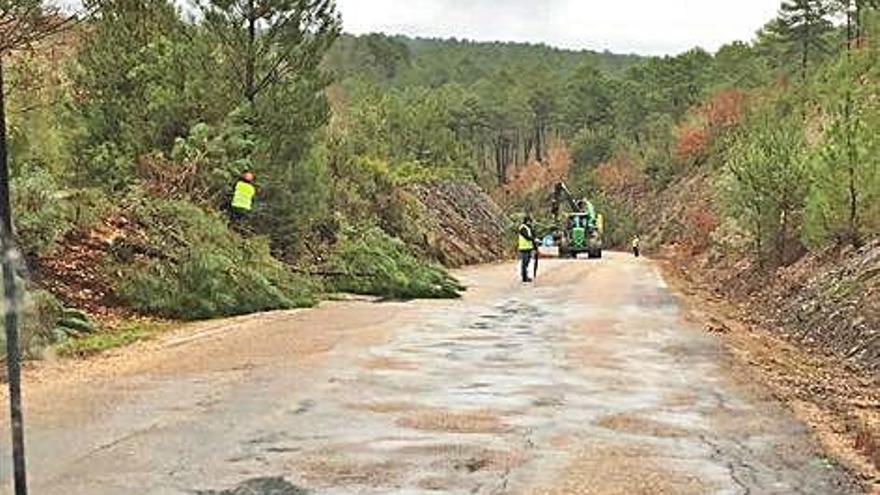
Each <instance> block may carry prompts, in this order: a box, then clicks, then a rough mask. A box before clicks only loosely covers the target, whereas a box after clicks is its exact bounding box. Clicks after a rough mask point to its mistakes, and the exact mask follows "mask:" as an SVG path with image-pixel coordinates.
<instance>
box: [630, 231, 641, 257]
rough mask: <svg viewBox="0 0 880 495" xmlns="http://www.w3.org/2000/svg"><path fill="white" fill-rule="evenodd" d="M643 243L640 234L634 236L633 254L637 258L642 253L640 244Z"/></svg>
mask: <svg viewBox="0 0 880 495" xmlns="http://www.w3.org/2000/svg"><path fill="white" fill-rule="evenodd" d="M641 244H642V241H641V239H639V236H638V235H636V236H634V237H633V240H632V250H633V256H635V257H636V258H638V257H639V255H640V252H639V246H641Z"/></svg>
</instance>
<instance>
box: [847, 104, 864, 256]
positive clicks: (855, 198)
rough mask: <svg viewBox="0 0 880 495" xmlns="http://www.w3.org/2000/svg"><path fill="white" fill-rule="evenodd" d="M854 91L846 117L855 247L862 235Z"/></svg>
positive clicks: (852, 241)
mask: <svg viewBox="0 0 880 495" xmlns="http://www.w3.org/2000/svg"><path fill="white" fill-rule="evenodd" d="M852 113H853V112H852V93H851V92H849V91H847V94H846V108H845V111H844V118H845V119H846V156H847V172H848V174H849V184H848V187H849V191H848V193H849V241H850V243H851V244H852V245H853V247H856V248H857V247H859V246H860V245H861V235H860V232H859V193H858V189H857V188H856V165H857V163H856V162H857V160H858V155H857V150H856V147H855V143H854V142H853V132H855V129H856V128H857V124H856V123H855V122H852V118H853V116H852Z"/></svg>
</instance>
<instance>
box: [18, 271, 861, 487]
mask: <svg viewBox="0 0 880 495" xmlns="http://www.w3.org/2000/svg"><path fill="white" fill-rule="evenodd" d="M460 275H461V278H462V280H463V281H464V282H465V283H466V284H467V285H469V286H470V287H472V290H471V291H469V293H468V295H467V296H466V297H465V298H464V299H463V300H461V301H451V302H450V301H431V302H408V303H371V302H347V303H333V304H329V305H327V306H324V307H322V308H321V309H318V310H313V311H305V312H288V313H275V314H270V315H261V316H256V317H249V318H243V319H238V320H234V321H232V322H225V323H214V324H207V325H202V326H199V327H196V328H191V329H186V330H183V331H181V332H177V333H175V334H174V335H171V336H169V337H167V338H163V339H162V340H160V341H157V342H154V343H151V344H149V345H145V346H141V347H139V348H135V349H130V350H126V351H122V352H120V353H118V354H116V355H111V356H109V357H106V358H103V359H101V360H98V361H96V362H91V363H87V364H83V363H78V364H76V365H68V364H63V363H62V364H59V365H55V366H53V367H50V369H49V370H48V371H47V370H36V371H34V372H32V373H30V374H29V379H30V382H28V383H26V386H28V388H27V399H28V412H29V418H30V421H29V423H28V439H29V453H30V467H31V476H32V488H33V489H32V493H34V494H40V495H131V494H150V495H152V494H186V493H200V494H211V495H219V494H224V495H225V494H234V495H244V494H264V495H269V494H271V495H291V494H298V493H315V494H326V495H335V494H352V493H363V494H433V493H455V494H486V495H489V494H607V495H612V494H620V495H632V494H646V495H647V494H731V495H738V494H816V495H833V494H848V493H858V491H857V490H856V488H855V487H854V485H852V484H851V483H850V481H849V479H848V477H847V476H846V474H845V473H843V472H842V471H841V470H839V469H838V468H836V467H835V466H834V465H833V464H832V463H830V462H829V461H827V460H826V459H825V458H824V457H822V456H821V455H820V454H818V453H817V451H816V450H815V448H814V446H813V445H812V443H811V441H810V439H809V436H808V432H807V431H806V430H805V428H804V427H803V426H802V425H800V424H799V423H798V422H797V421H795V420H793V419H792V418H791V417H790V416H789V415H788V414H787V413H786V412H785V411H784V410H783V409H782V408H781V407H780V406H778V405H777V404H775V403H774V402H773V401H772V400H770V399H768V398H766V397H763V396H762V394H761V393H760V390H755V389H754V387H750V386H748V384H747V383H742V382H743V380H741V379H739V380H738V379H737V378H738V377H736V376H731V375H732V374H733V373H732V372H731V371H730V370H731V369H732V368H730V367H729V366H727V364H726V359H727V358H726V357H725V354H724V353H723V352H722V350H721V347H720V343H719V342H718V341H717V340H716V337H715V336H712V335H707V334H705V333H703V332H702V331H701V329H700V328H699V327H698V326H697V325H696V324H694V323H689V322H688V321H687V320H686V319H685V317H684V316H685V315H684V314H683V313H682V309H681V308H680V304H679V301H678V300H677V299H676V297H675V296H674V295H673V294H672V293H671V292H670V291H669V290H668V289H667V287H666V285H665V283H664V281H663V279H662V277H661V276H660V274H659V272H658V270H657V269H656V267H654V266H653V265H652V264H651V263H650V262H648V261H645V260H634V259H632V258H631V257H628V256H626V255H622V254H617V255H615V254H612V255H611V256H609V257H608V258H607V259H605V260H603V261H601V262H590V261H586V260H579V261H557V260H546V261H544V262H543V264H542V274H541V277H540V279H539V281H538V284H537V285H536V286H534V287H532V286H523V285H520V284H518V283H517V282H516V281H515V279H514V276H515V268H514V267H513V265H496V266H488V267H480V268H474V269H468V270H464V271H462V272H460ZM4 450H5V449H4ZM7 454H8V452H7V451H4V452H3V455H7ZM7 465H8V463H5V464H4V466H7ZM7 475H8V472H7V471H4V472H3V477H4V479H3V482H4V486H8V476H7ZM3 493H6V492H3Z"/></svg>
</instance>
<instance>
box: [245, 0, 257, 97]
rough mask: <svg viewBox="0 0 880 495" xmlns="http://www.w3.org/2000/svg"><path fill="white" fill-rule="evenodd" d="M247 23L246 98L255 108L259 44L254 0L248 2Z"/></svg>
mask: <svg viewBox="0 0 880 495" xmlns="http://www.w3.org/2000/svg"><path fill="white" fill-rule="evenodd" d="M247 22H248V46H247V60H246V61H245V75H244V77H245V82H244V84H245V97H246V98H247V100H248V102H250V103H251V106H253V104H254V101H255V100H256V98H257V88H256V84H257V82H256V66H257V61H256V57H257V53H256V50H255V48H256V44H257V14H256V7H255V6H254V0H250V1H249V2H248V11H247Z"/></svg>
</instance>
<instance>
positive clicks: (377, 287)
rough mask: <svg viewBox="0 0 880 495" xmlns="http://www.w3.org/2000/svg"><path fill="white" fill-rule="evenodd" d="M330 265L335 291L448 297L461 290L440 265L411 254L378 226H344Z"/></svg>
mask: <svg viewBox="0 0 880 495" xmlns="http://www.w3.org/2000/svg"><path fill="white" fill-rule="evenodd" d="M342 235H343V237H342V239H341V240H340V247H339V250H338V251H337V252H336V254H335V255H334V257H333V259H332V260H331V266H332V267H333V268H334V269H335V270H337V271H338V273H339V275H338V276H337V277H335V279H334V284H333V285H334V287H335V288H336V290H338V291H343V292H355V293H360V294H373V295H377V296H385V297H391V298H399V299H408V298H414V297H423V298H452V297H458V295H459V292H461V291H462V290H464V287H462V286H461V284H459V283H458V282H457V281H456V280H455V279H454V278H452V277H450V276H449V275H448V274H447V273H446V272H445V271H444V270H443V268H442V267H440V266H439V265H436V264H434V263H426V262H425V261H424V260H420V259H418V258H417V257H415V256H414V255H413V254H412V253H411V252H410V251H409V250H408V249H407V247H406V245H405V244H403V242H402V241H400V240H398V239H395V238H393V237H390V236H389V235H388V234H386V233H385V232H383V231H382V230H381V229H379V228H370V229H367V230H357V229H346V230H345V231H344V232H343V234H342Z"/></svg>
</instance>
